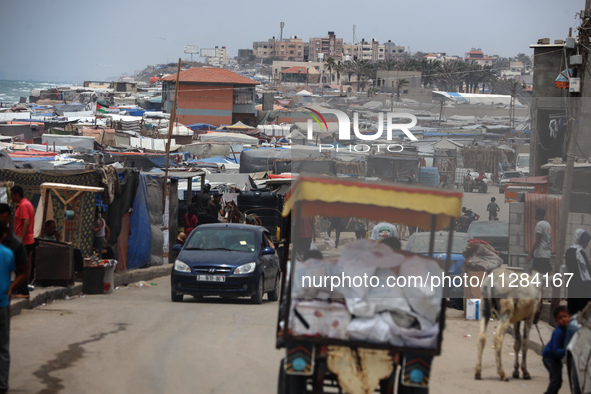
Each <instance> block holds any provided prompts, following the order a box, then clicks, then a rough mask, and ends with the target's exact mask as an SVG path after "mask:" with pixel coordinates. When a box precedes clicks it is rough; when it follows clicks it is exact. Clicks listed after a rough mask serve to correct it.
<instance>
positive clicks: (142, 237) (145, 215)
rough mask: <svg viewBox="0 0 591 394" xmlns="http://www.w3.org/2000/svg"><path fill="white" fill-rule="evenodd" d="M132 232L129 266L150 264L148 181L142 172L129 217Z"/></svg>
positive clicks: (130, 267) (128, 257)
mask: <svg viewBox="0 0 591 394" xmlns="http://www.w3.org/2000/svg"><path fill="white" fill-rule="evenodd" d="M129 221H130V224H131V226H130V227H131V234H130V235H129V242H128V243H129V250H128V251H127V268H128V269H134V268H141V267H144V266H146V265H149V264H150V248H151V246H152V235H151V227H150V209H149V207H148V183H147V180H146V175H145V174H140V182H139V185H138V188H137V192H136V195H135V200H133V213H132V214H131V216H130V217H129Z"/></svg>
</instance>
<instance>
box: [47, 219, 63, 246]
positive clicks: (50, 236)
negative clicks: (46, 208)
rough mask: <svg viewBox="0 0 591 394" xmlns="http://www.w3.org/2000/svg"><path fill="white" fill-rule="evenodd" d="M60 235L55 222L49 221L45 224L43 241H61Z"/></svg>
mask: <svg viewBox="0 0 591 394" xmlns="http://www.w3.org/2000/svg"><path fill="white" fill-rule="evenodd" d="M60 238H61V237H60V233H59V231H57V225H56V224H55V221H54V220H48V221H46V222H45V227H44V228H43V239H46V240H48V241H60Z"/></svg>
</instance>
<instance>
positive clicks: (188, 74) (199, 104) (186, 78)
mask: <svg viewBox="0 0 591 394" xmlns="http://www.w3.org/2000/svg"><path fill="white" fill-rule="evenodd" d="M175 83H176V74H173V75H169V76H167V77H165V78H162V109H163V110H164V111H165V112H167V113H171V112H172V107H173V103H174V88H175ZM258 84H259V83H258V82H256V81H254V80H252V79H250V78H246V77H244V76H242V75H240V74H237V73H235V72H232V71H230V70H226V69H223V68H209V67H195V68H191V69H188V70H185V71H181V73H180V77H179V94H178V99H177V109H176V116H177V121H178V122H180V123H182V124H185V125H188V124H193V123H208V124H211V125H214V126H221V125H230V124H234V123H236V122H238V121H241V122H242V123H244V124H247V125H253V126H254V125H255V114H256V110H255V109H254V106H255V86H256V85H258Z"/></svg>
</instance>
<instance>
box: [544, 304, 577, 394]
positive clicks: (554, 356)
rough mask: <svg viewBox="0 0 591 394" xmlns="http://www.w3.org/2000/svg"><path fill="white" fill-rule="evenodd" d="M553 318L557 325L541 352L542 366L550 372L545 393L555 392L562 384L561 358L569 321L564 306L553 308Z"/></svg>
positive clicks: (563, 352)
mask: <svg viewBox="0 0 591 394" xmlns="http://www.w3.org/2000/svg"><path fill="white" fill-rule="evenodd" d="M554 319H555V320H556V324H558V326H557V327H556V328H555V329H554V331H553V332H552V339H550V342H548V343H547V344H546V347H545V348H544V352H543V353H542V357H543V359H542V360H543V361H544V366H545V367H546V369H547V370H548V372H549V373H550V384H548V389H547V390H546V393H545V394H557V393H558V390H560V386H562V358H563V357H564V354H565V352H566V343H565V339H566V327H567V326H568V323H569V321H570V314H569V313H568V310H567V309H566V306H563V305H561V306H559V307H557V308H556V309H554Z"/></svg>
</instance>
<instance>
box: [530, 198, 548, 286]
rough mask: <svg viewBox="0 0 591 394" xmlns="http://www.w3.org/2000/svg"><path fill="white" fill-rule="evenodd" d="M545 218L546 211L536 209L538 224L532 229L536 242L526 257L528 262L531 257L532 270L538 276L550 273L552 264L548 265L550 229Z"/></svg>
mask: <svg viewBox="0 0 591 394" xmlns="http://www.w3.org/2000/svg"><path fill="white" fill-rule="evenodd" d="M545 217H546V210H545V209H544V208H537V209H536V219H537V220H538V223H537V224H536V227H535V229H534V233H535V234H536V240H535V242H534V244H533V246H532V249H531V250H530V251H529V253H528V255H527V261H528V262H529V261H530V260H531V259H532V257H533V260H534V262H533V264H532V270H534V271H537V272H539V273H540V274H545V273H547V272H551V271H552V264H550V256H551V255H552V227H551V226H550V223H548V222H547V221H545V220H544V218H545Z"/></svg>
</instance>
